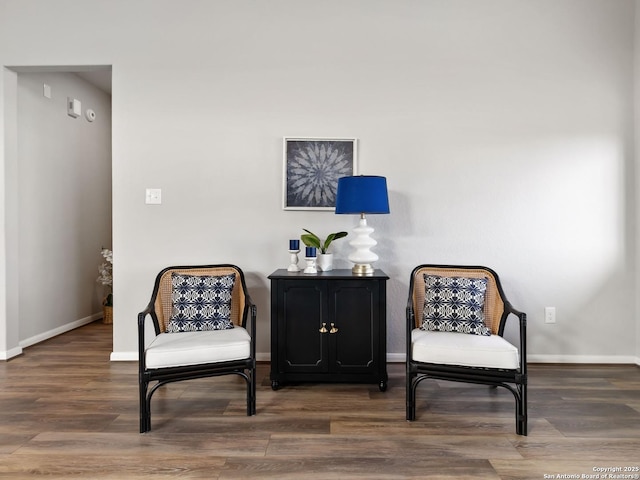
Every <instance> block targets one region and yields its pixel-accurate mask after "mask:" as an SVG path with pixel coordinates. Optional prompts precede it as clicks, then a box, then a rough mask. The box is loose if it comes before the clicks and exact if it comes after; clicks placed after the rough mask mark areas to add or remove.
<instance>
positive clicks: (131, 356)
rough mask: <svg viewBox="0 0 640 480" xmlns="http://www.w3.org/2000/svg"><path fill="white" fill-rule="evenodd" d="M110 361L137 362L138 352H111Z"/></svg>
mask: <svg viewBox="0 0 640 480" xmlns="http://www.w3.org/2000/svg"><path fill="white" fill-rule="evenodd" d="M109 359H110V360H111V361H112V362H137V361H138V351H137V350H136V351H135V352H111V356H110V357H109Z"/></svg>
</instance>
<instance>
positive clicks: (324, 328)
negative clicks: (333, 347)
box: [318, 322, 333, 333]
mask: <svg viewBox="0 0 640 480" xmlns="http://www.w3.org/2000/svg"><path fill="white" fill-rule="evenodd" d="M331 325H333V323H332V324H331ZM318 331H319V332H320V333H327V332H328V331H329V330H327V324H326V323H324V322H323V323H322V328H321V329H320V330H318Z"/></svg>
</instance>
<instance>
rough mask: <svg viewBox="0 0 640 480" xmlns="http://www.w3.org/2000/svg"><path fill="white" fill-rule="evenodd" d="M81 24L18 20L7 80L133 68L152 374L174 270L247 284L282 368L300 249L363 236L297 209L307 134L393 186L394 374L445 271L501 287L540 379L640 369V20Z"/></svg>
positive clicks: (271, 8)
mask: <svg viewBox="0 0 640 480" xmlns="http://www.w3.org/2000/svg"><path fill="white" fill-rule="evenodd" d="M59 4H60V2H47V1H44V0H41V1H29V2H24V1H18V0H3V1H2V3H0V5H1V6H0V8H1V9H2V10H1V13H2V14H1V15H0V65H40V64H51V63H53V64H83V63H86V64H111V65H113V202H114V203H113V215H114V225H113V229H114V230H113V234H114V249H115V299H116V304H115V315H114V353H113V357H112V358H114V359H126V358H134V357H135V351H136V327H135V316H136V313H137V312H138V311H140V310H141V309H142V308H143V307H144V306H145V304H146V303H147V301H148V298H149V295H150V293H151V288H152V282H153V279H154V277H155V274H156V273H157V272H158V271H159V270H160V269H161V268H162V267H164V266H167V265H171V264H183V263H210V262H219V261H220V262H234V263H237V264H238V265H240V266H241V267H242V268H243V269H244V270H245V272H246V273H247V277H248V284H249V288H250V290H251V293H252V295H253V297H254V299H255V300H256V301H257V303H258V312H259V320H258V325H259V332H258V333H259V344H258V351H259V352H261V353H262V354H263V358H268V356H267V353H268V351H269V339H268V336H269V294H268V292H269V284H268V281H267V279H266V276H267V275H268V274H269V273H271V272H272V271H273V270H275V269H276V268H281V267H285V266H286V265H287V261H288V255H287V252H286V245H287V243H286V242H287V240H288V239H289V238H291V237H294V236H296V235H298V234H299V233H301V229H302V228H303V227H304V228H309V229H311V230H313V231H317V232H318V233H327V232H330V231H336V230H341V229H350V228H351V227H352V226H353V225H355V222H356V219H355V218H351V217H349V216H335V215H333V214H332V213H330V212H312V213H310V212H290V211H287V212H285V211H282V210H281V188H282V174H281V170H282V168H281V162H282V153H281V146H282V137H283V136H297V135H299V136H331V137H335V136H354V137H357V138H358V139H359V146H360V150H359V163H360V173H365V174H378V175H385V176H387V179H388V185H389V189H390V199H391V209H392V213H391V215H388V216H372V217H371V218H370V224H372V225H373V226H374V227H375V228H376V234H375V235H376V238H377V239H378V241H379V245H378V247H377V252H378V254H379V255H380V257H381V260H380V262H379V264H378V266H379V267H380V268H382V269H384V270H385V271H386V272H387V273H388V274H389V275H390V276H391V280H390V283H389V290H388V319H389V320H388V323H389V327H388V330H389V335H388V351H389V353H390V357H391V358H393V359H402V358H403V354H404V308H405V304H406V296H407V289H408V282H409V273H410V271H411V269H412V268H413V267H414V266H415V265H417V264H418V263H422V262H447V263H472V264H485V265H489V266H492V267H494V268H495V269H496V270H497V271H498V273H499V274H500V275H501V278H502V279H503V283H504V286H505V289H506V293H507V295H508V296H509V298H510V299H511V301H512V303H514V304H515V305H516V306H517V307H518V308H520V309H522V310H524V311H527V312H528V314H529V352H530V359H532V360H536V361H546V360H550V361H611V362H617V361H625V362H627V361H635V360H636V358H637V355H638V352H637V348H638V347H637V343H638V342H637V339H638V336H637V335H630V334H629V332H635V331H636V330H637V320H636V308H637V306H636V304H635V300H634V293H635V278H636V273H635V267H634V265H635V253H636V252H635V250H636V233H635V230H634V222H633V221H634V219H635V218H636V205H635V203H634V193H635V190H634V188H635V187H634V185H633V180H632V178H633V177H632V176H631V180H629V179H630V175H631V173H632V172H633V162H634V157H633V141H634V137H633V105H632V101H633V47H634V39H633V35H634V1H633V0H621V1H616V2H611V1H610V0H538V1H535V2H532V1H528V0H482V1H478V0H447V1H440V0H423V1H413V0H400V1H382V0H380V1H371V0H352V1H349V2H344V1H338V0H333V1H326V2H300V1H294V0H275V1H271V2H249V1H235V0H220V1H216V2H207V1H198V0H191V1H183V2H177V1H169V0H165V1H151V0H146V1H142V0H141V1H136V2H125V1H123V0H122V1H113V2H86V1H80V0H68V1H66V2H64V6H65V8H64V9H60V8H58V7H59ZM35 8H37V9H38V12H39V15H38V16H37V17H34V16H33V15H32V11H33V9H35ZM69 24H73V25H74V26H75V29H73V30H71V29H68V28H67V27H66V26H67V25H69ZM86 39H89V40H88V41H87V40H86ZM146 187H154V188H162V190H163V192H162V194H163V204H162V205H160V206H147V205H145V204H144V189H145V188H146ZM336 247H337V248H336V254H337V256H338V258H339V260H338V263H339V266H340V265H342V266H347V265H348V264H347V262H345V261H344V259H345V258H346V255H347V252H348V245H347V243H346V242H345V241H344V240H341V241H339V242H337V243H336ZM340 259H342V260H340ZM340 262H342V263H340ZM545 306H555V307H557V312H558V323H557V324H555V325H545V324H544V319H543V311H544V307H545Z"/></svg>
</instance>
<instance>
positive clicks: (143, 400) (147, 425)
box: [140, 380, 151, 433]
mask: <svg viewBox="0 0 640 480" xmlns="http://www.w3.org/2000/svg"><path fill="white" fill-rule="evenodd" d="M148 387H149V382H146V381H144V380H140V433H146V432H148V431H149V430H151V409H150V404H149V403H150V402H149V400H147V389H148Z"/></svg>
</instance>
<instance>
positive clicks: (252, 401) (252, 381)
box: [247, 367, 256, 417]
mask: <svg viewBox="0 0 640 480" xmlns="http://www.w3.org/2000/svg"><path fill="white" fill-rule="evenodd" d="M255 414H256V369H255V367H253V368H252V369H251V370H250V371H249V378H248V379H247V416H248V417H250V416H251V415H255Z"/></svg>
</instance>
